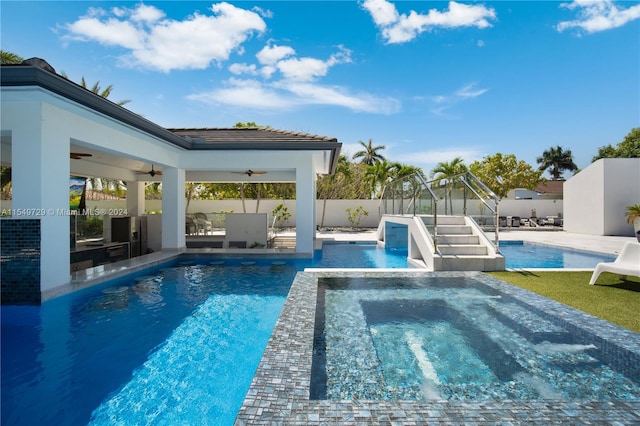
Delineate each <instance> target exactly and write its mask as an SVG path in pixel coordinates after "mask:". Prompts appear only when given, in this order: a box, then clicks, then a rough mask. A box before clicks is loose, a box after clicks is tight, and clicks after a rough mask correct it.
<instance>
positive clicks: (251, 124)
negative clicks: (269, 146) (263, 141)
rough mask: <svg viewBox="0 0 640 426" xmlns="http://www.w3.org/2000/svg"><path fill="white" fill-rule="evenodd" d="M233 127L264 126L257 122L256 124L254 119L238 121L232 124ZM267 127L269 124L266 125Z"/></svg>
mask: <svg viewBox="0 0 640 426" xmlns="http://www.w3.org/2000/svg"><path fill="white" fill-rule="evenodd" d="M233 127H241V128H244V127H265V126H260V125H258V124H256V122H255V121H247V122H242V121H238V122H237V123H236V124H234V125H233ZM266 127H269V126H266Z"/></svg>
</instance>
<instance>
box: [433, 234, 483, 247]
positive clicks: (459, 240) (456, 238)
mask: <svg viewBox="0 0 640 426" xmlns="http://www.w3.org/2000/svg"><path fill="white" fill-rule="evenodd" d="M438 244H451V245H454V244H480V238H479V237H478V236H477V235H467V234H449V235H438Z"/></svg>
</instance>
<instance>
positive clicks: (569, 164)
mask: <svg viewBox="0 0 640 426" xmlns="http://www.w3.org/2000/svg"><path fill="white" fill-rule="evenodd" d="M536 161H537V162H538V164H540V167H539V168H538V170H541V171H544V170H547V169H550V170H549V174H550V175H551V177H552V178H553V180H560V179H562V171H563V170H570V171H575V170H578V166H576V164H575V163H574V162H573V155H571V150H570V149H569V150H567V151H565V150H563V149H562V147H561V146H560V145H558V146H556V147H555V148H553V147H551V148H549V149H547V150H545V151H544V152H543V153H542V157H538V158H537V159H536Z"/></svg>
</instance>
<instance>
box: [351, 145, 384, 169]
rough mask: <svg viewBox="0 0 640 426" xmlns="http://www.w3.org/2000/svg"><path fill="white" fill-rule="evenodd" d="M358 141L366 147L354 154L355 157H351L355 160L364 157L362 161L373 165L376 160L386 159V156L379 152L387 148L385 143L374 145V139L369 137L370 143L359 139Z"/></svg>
mask: <svg viewBox="0 0 640 426" xmlns="http://www.w3.org/2000/svg"><path fill="white" fill-rule="evenodd" d="M358 143H359V144H360V145H362V147H363V148H364V149H363V150H361V151H358V152H356V153H355V154H353V157H351V158H352V159H353V160H355V159H356V158H362V160H361V161H360V163H362V164H366V165H367V166H373V164H374V163H375V162H376V161H383V160H384V156H383V155H382V154H379V153H378V151H380V150H382V149H384V148H385V146H384V145H378V146H373V140H371V139H369V142H368V143H364V142H362V141H358Z"/></svg>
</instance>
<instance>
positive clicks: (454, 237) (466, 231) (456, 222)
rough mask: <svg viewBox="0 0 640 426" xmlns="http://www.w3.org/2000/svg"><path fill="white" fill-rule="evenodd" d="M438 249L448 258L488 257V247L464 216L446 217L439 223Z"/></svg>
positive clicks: (440, 219)
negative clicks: (482, 242)
mask: <svg viewBox="0 0 640 426" xmlns="http://www.w3.org/2000/svg"><path fill="white" fill-rule="evenodd" d="M437 237H438V249H439V250H440V254H442V255H443V256H444V257H446V256H486V255H487V247H486V246H485V245H483V244H480V237H478V235H475V234H474V233H473V228H472V227H471V226H469V225H467V224H466V223H465V220H464V217H462V216H444V217H441V218H439V223H438V236H437Z"/></svg>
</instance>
